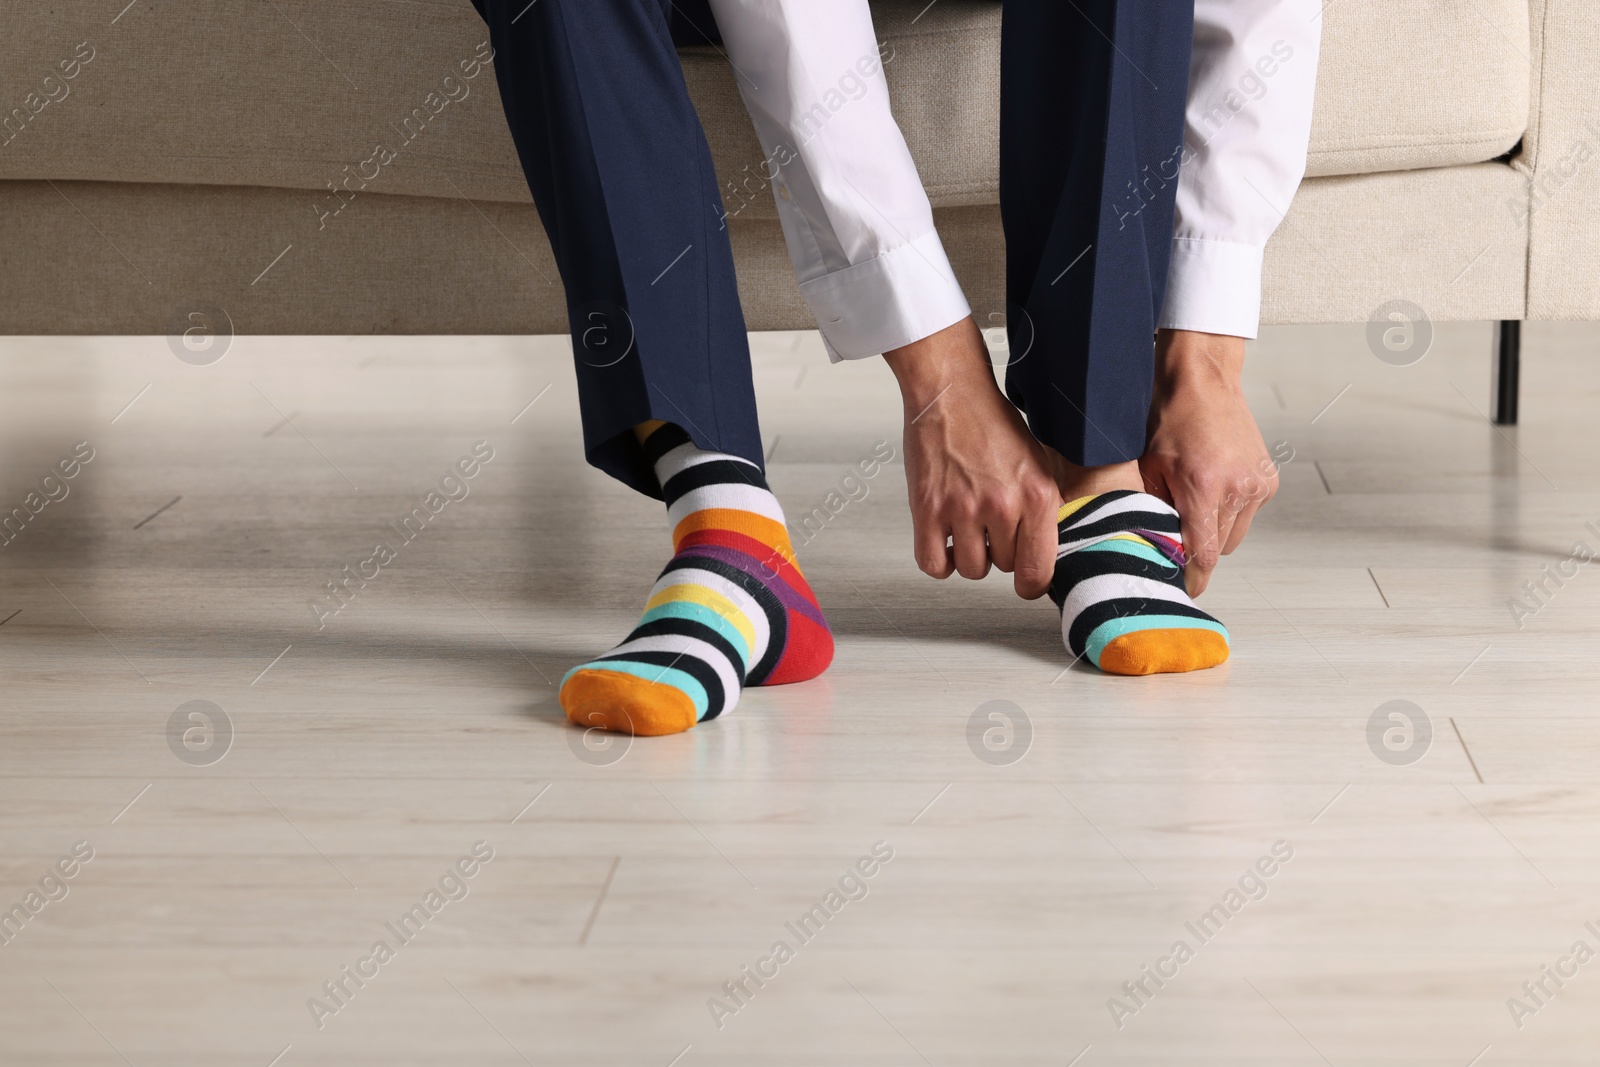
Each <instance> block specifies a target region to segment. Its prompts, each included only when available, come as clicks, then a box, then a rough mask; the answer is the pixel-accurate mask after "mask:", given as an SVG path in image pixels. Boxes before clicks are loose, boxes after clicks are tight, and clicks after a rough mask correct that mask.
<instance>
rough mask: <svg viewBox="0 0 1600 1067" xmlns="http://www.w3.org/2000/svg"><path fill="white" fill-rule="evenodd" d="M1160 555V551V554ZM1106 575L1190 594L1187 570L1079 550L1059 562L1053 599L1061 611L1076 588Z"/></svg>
mask: <svg viewBox="0 0 1600 1067" xmlns="http://www.w3.org/2000/svg"><path fill="white" fill-rule="evenodd" d="M1157 551H1159V549H1158V550H1157ZM1103 574H1126V575H1130V576H1132V577H1136V578H1148V579H1150V580H1151V581H1153V582H1161V583H1162V584H1164V585H1170V586H1172V587H1173V588H1174V589H1183V590H1187V588H1188V587H1187V586H1186V585H1185V584H1184V580H1183V568H1182V567H1179V566H1178V565H1177V564H1169V565H1168V566H1165V567H1163V566H1161V565H1160V564H1158V563H1152V562H1151V561H1150V560H1147V559H1145V558H1144V557H1142V556H1130V555H1129V554H1128V553H1126V552H1117V551H1115V550H1111V551H1101V550H1095V551H1093V552H1091V551H1088V550H1087V549H1079V550H1078V551H1076V552H1069V553H1067V554H1066V555H1065V556H1062V557H1061V558H1060V559H1058V560H1056V570H1055V576H1054V577H1053V578H1051V579H1050V599H1051V600H1053V601H1054V602H1055V605H1056V607H1058V608H1059V607H1060V606H1061V605H1062V604H1063V603H1065V602H1066V599H1067V597H1068V595H1070V594H1071V592H1072V590H1073V587H1074V586H1076V585H1077V584H1078V583H1079V582H1082V581H1086V580H1087V579H1089V578H1097V577H1099V576H1100V575H1103Z"/></svg>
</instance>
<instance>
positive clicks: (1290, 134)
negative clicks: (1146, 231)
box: [1159, 0, 1322, 337]
mask: <svg viewBox="0 0 1600 1067" xmlns="http://www.w3.org/2000/svg"><path fill="white" fill-rule="evenodd" d="M1194 19H1195V27H1194V54H1193V57H1192V59H1191V61H1190V66H1189V103H1188V108H1187V114H1186V117H1185V120H1184V145H1183V156H1182V164H1181V166H1180V168H1179V176H1178V194H1177V216H1176V222H1175V226H1174V233H1173V241H1172V260H1171V264H1170V266H1169V268H1168V271H1167V294H1166V303H1165V305H1164V306H1163V309H1162V314H1161V321H1160V323H1159V325H1160V326H1161V327H1162V328H1163V329H1177V330H1198V331H1201V332H1204V333H1216V334H1230V335H1233V336H1237V337H1254V336H1256V332H1257V330H1258V329H1259V327H1260V322H1261V258H1262V252H1263V250H1264V249H1265V248H1266V245H1267V239H1268V238H1270V237H1271V236H1272V233H1273V231H1274V230H1276V229H1277V228H1278V223H1279V222H1281V221H1282V220H1283V216H1284V213H1285V212H1287V211H1288V210H1289V202H1290V201H1291V200H1293V199H1294V194H1295V190H1296V189H1298V188H1299V186H1300V180H1301V178H1302V177H1304V175H1305V169H1306V148H1307V144H1308V143H1309V141H1310V138H1311V106H1312V101H1313V99H1314V97H1315V92H1316V84H1317V59H1318V53H1319V50H1320V47H1321V40H1322V4H1321V2H1320V0H1196V2H1195V6H1194Z"/></svg>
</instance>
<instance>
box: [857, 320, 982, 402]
mask: <svg viewBox="0 0 1600 1067" xmlns="http://www.w3.org/2000/svg"><path fill="white" fill-rule="evenodd" d="M987 354H988V350H987V349H985V348H984V347H983V340H982V335H981V334H978V333H977V327H976V326H974V325H973V324H972V320H971V319H970V318H969V319H965V320H963V321H962V322H958V323H956V324H955V325H954V326H951V327H948V328H947V329H944V330H941V331H939V332H938V333H936V334H933V335H932V336H930V337H925V338H923V339H922V340H920V341H915V342H913V343H911V344H909V345H906V346H905V347H903V348H897V349H895V350H894V351H892V352H885V353H884V354H883V361H884V362H885V363H887V364H888V365H889V369H890V370H891V371H893V372H894V376H895V380H896V381H897V382H898V383H899V385H900V397H901V399H902V400H903V401H904V403H905V407H906V410H907V411H915V412H919V413H920V412H921V411H923V410H925V409H926V408H927V406H928V405H929V404H932V403H933V402H934V401H935V400H937V399H938V398H939V397H940V396H942V395H944V394H945V393H946V392H948V391H949V390H951V389H953V388H966V387H969V386H970V385H972V384H973V383H978V384H984V383H987V384H988V385H989V386H991V387H992V386H993V385H994V369H993V368H992V367H991V366H990V365H989V363H988V360H987Z"/></svg>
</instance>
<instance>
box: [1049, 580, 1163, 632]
mask: <svg viewBox="0 0 1600 1067" xmlns="http://www.w3.org/2000/svg"><path fill="white" fill-rule="evenodd" d="M1130 597H1142V598H1144V599H1146V600H1165V601H1169V602H1171V603H1173V604H1183V605H1185V606H1187V607H1194V601H1193V600H1190V599H1189V594H1188V593H1186V592H1184V591H1183V590H1182V589H1177V588H1174V587H1173V586H1170V585H1168V584H1167V583H1165V582H1157V581H1154V580H1152V579H1150V578H1144V577H1141V576H1139V575H1136V574H1097V575H1095V576H1094V577H1092V578H1085V579H1084V580H1083V581H1081V582H1079V583H1078V584H1077V585H1075V586H1073V587H1072V592H1070V593H1068V594H1067V599H1066V602H1065V603H1063V604H1062V605H1061V633H1062V636H1066V635H1067V634H1069V633H1071V632H1072V624H1073V623H1075V622H1077V621H1078V616H1079V615H1081V614H1083V612H1084V610H1085V609H1087V608H1090V607H1092V606H1094V605H1095V604H1100V603H1103V602H1105V601H1107V600H1124V599H1128V598H1130Z"/></svg>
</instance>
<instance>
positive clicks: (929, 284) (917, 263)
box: [800, 230, 972, 363]
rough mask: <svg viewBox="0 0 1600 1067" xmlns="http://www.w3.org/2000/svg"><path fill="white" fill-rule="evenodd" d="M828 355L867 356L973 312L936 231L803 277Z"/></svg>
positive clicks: (834, 357)
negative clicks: (863, 259)
mask: <svg viewBox="0 0 1600 1067" xmlns="http://www.w3.org/2000/svg"><path fill="white" fill-rule="evenodd" d="M800 292H801V294H802V295H803V296H804V297H805V300H806V304H807V305H809V306H810V308H811V312H812V314H814V315H815V316H816V317H817V328H818V329H820V330H821V331H822V340H823V343H824V344H825V345H826V346H827V349H828V359H829V360H831V361H832V362H834V363H838V362H839V361H840V360H845V359H864V358H865V357H867V356H876V355H879V354H881V353H883V352H889V351H892V350H894V349H896V348H900V347H902V346H904V345H908V344H910V343H911V342H913V341H920V340H922V339H923V338H924V337H929V336H932V335H933V334H936V333H938V332H939V331H940V330H942V329H944V328H945V327H947V326H953V325H955V324H956V323H958V322H960V321H961V320H962V319H964V318H966V317H967V316H968V315H970V314H972V308H971V307H970V306H969V305H968V304H967V298H966V296H965V295H963V293H962V292H961V285H960V283H958V282H957V281H956V275H955V271H953V270H951V269H950V260H949V258H948V257H947V256H946V255H945V252H944V244H943V243H942V242H940V240H939V235H938V234H937V233H936V232H933V231H931V230H930V231H929V232H928V233H926V234H924V235H923V236H921V237H919V238H917V239H916V240H915V241H912V242H910V243H909V244H903V245H901V246H900V247H899V248H896V249H894V250H893V251H890V252H886V253H884V254H883V255H881V256H878V257H877V258H876V259H869V260H867V261H866V262H864V263H857V264H855V265H854V266H851V267H845V268H844V269H842V270H836V271H833V272H832V273H829V274H824V275H823V276H822V277H820V278H813V279H812V280H811V281H808V282H802V283H801V285H800Z"/></svg>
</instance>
